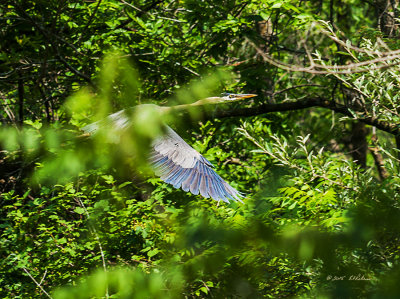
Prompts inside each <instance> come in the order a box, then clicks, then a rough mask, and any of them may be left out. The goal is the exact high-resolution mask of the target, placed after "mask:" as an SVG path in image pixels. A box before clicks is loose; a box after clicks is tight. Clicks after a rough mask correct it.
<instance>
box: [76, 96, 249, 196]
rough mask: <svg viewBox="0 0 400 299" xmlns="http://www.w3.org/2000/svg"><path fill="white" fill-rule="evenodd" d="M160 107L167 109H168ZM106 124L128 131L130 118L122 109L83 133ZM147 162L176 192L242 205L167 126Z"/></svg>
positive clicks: (226, 98)
mask: <svg viewBox="0 0 400 299" xmlns="http://www.w3.org/2000/svg"><path fill="white" fill-rule="evenodd" d="M253 96H255V95H253V94H244V95H236V94H224V96H223V97H214V98H207V99H205V100H200V101H198V102H196V103H193V104H189V105H190V106H196V105H202V104H208V103H212V102H221V101H233V100H238V99H242V98H249V97H253ZM181 106H187V105H181ZM157 107H158V106H157ZM178 107H179V106H178ZM159 108H160V109H168V107H159ZM109 125H112V126H114V127H115V128H117V129H126V128H128V127H129V125H130V119H129V117H127V115H126V112H125V110H121V111H119V112H116V113H114V114H111V115H110V116H108V117H107V118H106V119H105V120H103V121H99V122H96V123H93V124H89V125H87V126H86V127H84V128H83V130H84V131H85V132H86V133H88V134H92V133H95V132H96V131H97V130H98V129H99V127H100V126H109ZM150 163H151V164H152V165H153V167H154V169H155V173H156V174H157V175H158V176H160V178H161V180H163V181H164V182H166V183H168V184H171V185H173V186H174V187H175V188H177V189H179V188H181V189H182V190H184V191H186V192H190V193H192V194H195V195H198V194H200V195H201V196H203V197H206V198H210V197H211V198H212V199H214V200H217V201H220V200H223V201H225V202H229V200H233V201H235V200H237V201H240V202H242V200H241V197H243V194H242V193H240V192H239V191H237V190H236V189H234V188H233V187H231V186H230V185H229V184H228V183H227V182H225V181H224V180H223V179H222V178H221V177H220V176H219V175H218V174H217V173H216V172H215V171H214V169H213V168H214V166H213V165H212V164H211V163H210V161H208V160H207V159H206V158H204V157H203V156H202V155H201V154H200V153H199V152H197V151H196V150H195V149H194V148H192V147H191V146H190V145H189V144H187V143H186V142H185V141H184V140H183V139H182V138H181V137H180V136H179V135H178V134H177V133H176V132H175V131H174V130H172V129H171V128H170V127H169V126H167V125H165V134H164V135H162V136H160V137H158V138H156V139H155V140H154V141H153V143H152V151H151V153H150Z"/></svg>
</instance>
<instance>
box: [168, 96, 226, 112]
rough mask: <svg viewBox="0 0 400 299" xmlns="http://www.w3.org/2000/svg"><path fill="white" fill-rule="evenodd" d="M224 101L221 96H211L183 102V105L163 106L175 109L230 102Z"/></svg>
mask: <svg viewBox="0 0 400 299" xmlns="http://www.w3.org/2000/svg"><path fill="white" fill-rule="evenodd" d="M228 101H229V100H227V101H224V99H222V98H219V97H210V98H205V99H201V100H198V101H197V102H194V103H190V104H182V105H176V106H172V107H163V108H168V109H173V110H185V109H188V108H191V107H196V106H203V105H209V104H218V103H223V102H228Z"/></svg>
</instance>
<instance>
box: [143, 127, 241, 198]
mask: <svg viewBox="0 0 400 299" xmlns="http://www.w3.org/2000/svg"><path fill="white" fill-rule="evenodd" d="M150 162H151V163H152V164H153V165H154V167H155V170H156V174H158V175H160V177H161V179H162V180H163V181H164V182H166V183H168V184H171V185H173V186H174V187H175V188H177V189H178V188H182V190H184V191H186V192H191V193H193V194H195V195H197V194H201V195H202V196H203V197H206V198H209V197H211V198H213V199H214V200H218V201H219V200H223V201H225V202H229V200H234V201H235V200H238V201H241V197H243V195H242V194H241V193H240V192H238V191H237V190H236V189H234V188H233V187H231V186H230V185H229V184H228V183H227V182H225V181H224V180H223V179H222V178H221V177H220V176H219V175H218V174H217V173H216V172H215V171H214V169H213V165H212V164H211V163H210V161H208V160H207V159H206V158H204V157H203V156H202V155H201V154H200V153H199V152H197V151H196V150H195V149H194V148H192V147H191V146H190V145H188V144H187V143H186V142H185V141H184V140H183V139H182V138H181V137H180V136H179V135H178V134H176V133H175V131H173V130H172V129H171V128H170V127H168V126H167V127H166V134H165V135H164V136H162V137H159V138H157V139H156V140H155V141H154V142H153V152H152V154H151V156H150Z"/></svg>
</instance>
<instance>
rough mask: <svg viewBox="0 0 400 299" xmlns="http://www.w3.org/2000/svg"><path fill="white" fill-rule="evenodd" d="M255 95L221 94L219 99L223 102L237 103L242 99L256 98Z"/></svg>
mask: <svg viewBox="0 0 400 299" xmlns="http://www.w3.org/2000/svg"><path fill="white" fill-rule="evenodd" d="M256 96H257V95H256V94H252V93H226V92H224V93H222V94H221V98H222V99H223V100H224V101H227V102H228V101H238V100H242V99H247V98H253V97H256Z"/></svg>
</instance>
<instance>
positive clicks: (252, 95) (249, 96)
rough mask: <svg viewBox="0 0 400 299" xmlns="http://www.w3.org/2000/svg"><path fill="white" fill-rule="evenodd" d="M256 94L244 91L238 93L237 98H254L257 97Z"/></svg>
mask: <svg viewBox="0 0 400 299" xmlns="http://www.w3.org/2000/svg"><path fill="white" fill-rule="evenodd" d="M256 96H257V95H256V94H252V93H244V94H237V95H236V98H237V99H247V98H253V97H256Z"/></svg>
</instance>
